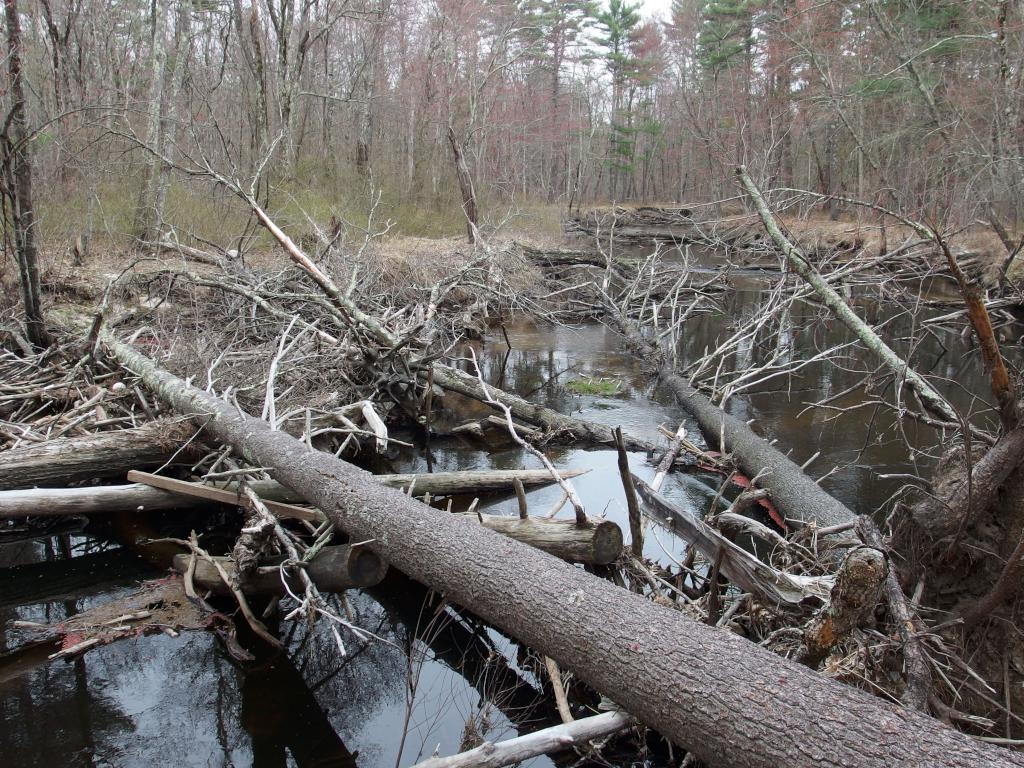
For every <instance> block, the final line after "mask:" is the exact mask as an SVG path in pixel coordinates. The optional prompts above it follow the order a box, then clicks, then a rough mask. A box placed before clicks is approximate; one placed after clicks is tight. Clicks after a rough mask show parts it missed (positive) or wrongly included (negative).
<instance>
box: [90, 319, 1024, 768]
mask: <svg viewBox="0 0 1024 768" xmlns="http://www.w3.org/2000/svg"><path fill="white" fill-rule="evenodd" d="M103 341H104V343H105V345H106V348H107V350H108V352H109V353H110V354H111V355H113V356H114V357H115V358H116V359H117V360H118V361H119V362H120V363H121V364H122V365H124V366H125V367H126V368H128V369H130V370H132V371H134V372H135V373H136V374H137V375H139V376H141V377H142V379H143V381H144V382H145V384H146V386H147V387H149V388H150V389H151V390H152V391H153V392H154V393H156V394H157V395H158V396H159V397H160V398H161V399H162V400H164V401H165V402H167V403H168V404H169V405H170V406H171V407H172V408H173V409H174V410H176V411H177V412H179V413H182V414H186V415H189V416H192V417H194V418H195V419H197V420H201V422H202V423H203V424H204V428H205V431H206V433H207V434H209V435H211V436H212V437H214V438H216V439H218V440H220V441H222V442H224V443H226V444H229V445H231V446H233V447H234V448H235V449H237V450H238V451H240V452H241V453H242V454H243V455H244V456H245V458H246V460H248V461H249V462H250V463H252V464H253V465H254V466H265V467H272V468H273V470H272V473H273V475H274V478H275V479H276V480H278V481H279V482H281V483H282V484H283V485H286V486H288V487H289V488H292V489H293V490H301V491H302V493H303V495H305V496H306V497H307V498H308V499H309V501H310V502H312V503H314V504H315V505H316V506H317V507H318V508H320V509H321V510H323V511H324V512H325V513H326V514H327V515H328V517H330V519H331V520H332V521H334V522H335V524H336V525H337V526H338V527H339V528H340V529H341V530H344V531H346V532H347V533H348V534H349V535H350V536H352V537H353V538H355V539H356V540H359V541H364V540H368V541H369V540H372V543H370V544H368V546H369V547H371V548H372V549H373V550H374V551H375V552H377V553H378V554H379V555H380V556H381V557H382V558H384V559H385V560H387V561H388V562H389V563H391V565H393V566H394V567H396V568H398V569H400V570H402V571H404V572H405V573H407V574H408V575H410V576H412V577H413V578H415V579H417V580H418V581H420V582H422V583H424V584H426V585H427V586H429V587H432V588H433V589H436V590H437V591H439V592H441V593H443V594H445V595H446V597H447V598H448V599H450V600H451V601H452V602H454V603H456V604H459V605H462V606H465V607H467V608H469V609H471V610H472V611H473V612H474V613H476V614H477V615H478V616H480V617H481V618H483V619H484V620H486V621H488V622H490V623H492V624H493V625H494V626H496V627H497V628H499V629H501V630H503V631H505V632H507V633H509V634H510V635H511V636H513V637H515V638H516V639H518V640H519V641H520V642H523V643H525V644H526V645H528V646H530V647H531V648H533V649H534V650H536V651H538V652H539V653H542V654H544V655H547V656H550V657H551V658H552V659H554V660H555V661H556V662H558V664H559V665H561V666H564V667H565V668H567V669H571V670H573V672H574V673H575V674H576V675H577V676H578V677H579V678H580V679H581V680H583V681H584V682H585V683H587V684H588V685H590V686H592V687H593V688H595V689H596V690H597V691H599V692H601V693H603V694H605V695H606V696H609V697H611V698H613V699H614V700H615V701H616V702H617V703H619V704H621V705H622V706H623V707H624V708H625V710H626V711H628V712H630V713H631V714H633V715H635V716H636V717H637V718H638V719H639V720H640V721H641V722H643V723H644V724H646V725H648V726H649V727H651V728H654V729H655V730H657V731H659V732H660V733H662V734H663V735H665V736H666V737H668V738H670V739H672V740H673V741H675V742H676V743H678V744H680V745H682V746H683V747H685V748H686V749H688V750H690V751H691V752H692V753H693V754H694V756H695V757H696V758H698V759H699V760H702V761H704V762H708V763H712V764H714V765H716V766H719V767H720V768H776V767H777V766H780V765H785V766H788V768H821V767H822V766H825V767H828V766H835V767H836V768H839V767H840V766H842V768H848V767H850V766H852V767H853V768H876V767H877V768H888V766H892V765H900V766H903V768H913V767H915V766H919V767H920V768H924V767H925V766H928V768H937V767H941V766H956V767H958V768H959V767H960V766H963V768H968V767H969V768H974V767H975V766H978V765H985V766H1022V767H1024V755H1020V754H1017V753H1015V752H1012V751H1009V750H1004V749H1000V748H998V747H995V746H992V745H989V744H984V743H981V742H979V741H976V740H974V739H972V738H971V737H969V736H967V735H965V734H963V733H959V732H957V731H955V730H953V729H952V728H949V727H948V726H946V725H943V724H942V723H939V722H938V721H936V720H934V719H932V718H930V717H928V716H926V715H924V714H922V713H920V712H916V711H911V710H908V709H905V708H902V707H898V706H896V705H894V704H891V703H889V702H886V701H883V700H881V699H879V698H877V697H875V696H872V695H870V694H868V693H866V692H864V691H861V690H858V689H856V688H852V687H849V686H845V685H843V684H841V683H839V682H837V681H835V680H831V679H828V678H826V677H824V676H822V675H819V674H817V673H815V672H814V671H812V670H810V669H808V668H807V667H805V666H803V665H801V664H798V663H796V662H793V661H790V660H787V659H784V658H782V657H779V656H776V655H774V654H772V653H771V652H769V651H767V650H765V649H763V648H760V647H758V646H757V645H755V644H753V643H750V642H749V641H747V640H744V639H743V638H740V637H737V636H736V635H734V634H733V633H731V632H728V631H721V630H717V629H715V628H713V627H709V626H706V625H704V624H701V623H698V622H696V621H693V620H692V619H690V618H688V617H687V616H686V615H684V614H683V613H682V612H680V611H677V610H674V609H671V608H667V607H664V606H659V605H656V604H654V603H653V602H650V601H648V600H647V599H646V598H644V597H643V596H641V595H636V594H632V593H630V592H628V591H627V590H625V589H621V588H619V587H617V586H615V585H614V584H612V583H610V582H607V581H604V580H603V579H600V578H597V577H596V576H593V575H591V574H588V573H586V572H585V571H583V570H582V569H580V568H576V567H574V566H571V565H568V564H566V563H564V562H562V561H560V560H558V559H557V558H554V557H551V556H549V555H547V554H545V553H543V552H540V551H538V550H536V549H533V548H532V547H528V546H525V545H523V544H521V543H519V542H517V541H515V540H513V539H509V538H507V537H504V536H501V535H499V534H497V533H495V532H494V531H491V530H488V529H487V528H485V527H484V526H482V525H480V524H479V523H474V522H473V520H472V519H469V518H467V517H466V516H464V515H453V514H448V513H446V512H443V511H441V510H437V509H434V508H432V507H429V506H427V505H426V504H421V503H418V502H416V501H415V500H413V499H411V498H409V497H408V496H407V495H406V494H403V493H401V492H400V491H397V490H394V489H390V488H384V487H382V486H380V485H379V484H377V483H375V482H374V481H373V478H372V476H370V475H369V474H368V473H366V472H363V471H362V470H359V469H357V468H356V467H353V466H352V465H350V464H347V463H346V462H344V461H341V460H340V459H336V458H334V457H333V456H331V455H330V454H327V453H321V452H318V451H314V450H311V449H310V448H309V447H308V446H306V445H305V444H304V443H302V442H301V441H299V440H296V439H295V438H293V437H291V436H290V435H288V434H286V433H284V432H280V431H272V430H271V429H270V428H269V425H267V424H266V423H265V422H263V421H261V420H259V419H256V418H253V417H251V416H247V415H245V414H244V413H241V412H240V411H239V410H238V409H237V408H235V407H234V406H232V405H229V404H228V403H226V402H224V401H222V400H218V399H216V398H214V397H212V396H211V395H209V394H207V393H205V392H203V391H201V390H199V389H197V388H195V387H192V386H190V385H188V384H186V383H185V382H184V381H182V380H181V379H179V378H178V377H176V376H173V375H172V374H170V373H167V372H166V371H164V370H162V369H160V368H158V367H157V365H156V364H155V363H154V362H153V361H152V360H150V359H149V358H147V357H145V356H144V355H142V354H140V353H139V352H138V351H136V350H135V349H134V348H133V347H131V346H129V345H126V344H123V343H121V342H118V341H116V340H115V339H113V338H112V337H110V336H109V335H108V334H104V336H103Z"/></svg>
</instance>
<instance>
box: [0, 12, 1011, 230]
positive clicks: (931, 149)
mask: <svg viewBox="0 0 1024 768" xmlns="http://www.w3.org/2000/svg"><path fill="white" fill-rule="evenodd" d="M7 5H8V6H11V5H12V3H10V2H8V3H7ZM13 5H14V7H15V8H16V9H17V10H18V12H19V16H20V18H21V31H20V33H21V48H22V55H21V59H22V68H23V72H24V76H25V80H26V83H27V88H26V102H25V105H26V110H27V113H26V114H27V128H28V131H29V140H30V142H31V144H32V150H33V154H34V166H35V167H34V176H35V188H36V196H37V198H38V199H37V206H38V208H39V216H38V218H39V226H40V229H41V233H42V234H43V236H44V237H46V238H59V239H64V240H72V239H74V238H78V237H81V238H83V241H85V242H87V239H88V238H89V237H95V236H97V235H100V236H104V235H111V236H114V237H117V238H123V237H124V236H130V237H137V238H140V239H141V240H143V241H148V240H154V239H157V238H158V237H160V236H165V235H166V234H167V233H168V232H169V231H170V230H171V229H172V228H173V229H174V230H175V232H176V234H178V235H180V236H181V238H182V240H184V239H186V238H187V236H188V235H190V234H196V235H199V236H200V237H202V238H209V239H213V240H216V241H217V243H218V245H220V246H222V247H225V248H227V247H239V246H240V244H244V240H245V237H244V234H243V233H245V232H248V233H249V234H250V235H251V234H252V232H253V231H254V229H253V227H252V226H251V225H248V226H247V224H246V221H247V218H248V208H247V206H246V205H244V204H243V203H239V202H238V201H237V200H235V195H233V194H232V191H231V190H230V189H226V188H225V187H224V185H223V184H218V183H216V182H215V180H214V179H213V178H212V177H211V173H210V172H211V171H213V172H214V174H216V175H222V176H223V177H225V178H229V179H234V180H238V181H239V182H240V183H241V184H242V185H243V186H246V187H249V185H251V189H252V191H253V193H254V194H255V196H256V197H257V198H258V199H259V201H260V203H261V204H262V205H263V206H264V207H265V208H266V209H267V210H269V211H272V212H274V213H275V214H276V216H277V217H278V218H279V220H280V221H281V223H282V224H283V225H285V226H286V227H294V228H296V231H297V232H298V233H299V234H301V232H302V231H303V230H309V229H311V228H312V227H311V224H312V222H316V224H315V225H314V226H316V227H320V228H328V227H335V228H337V227H338V225H339V223H340V222H343V221H351V222H357V223H358V224H359V225H360V226H365V223H366V214H367V211H368V210H369V208H370V205H371V201H372V200H375V199H377V197H378V196H379V198H380V202H379V205H378V209H377V213H378V217H386V218H390V219H393V220H394V221H395V222H396V230H395V231H396V232H404V233H406V234H423V235H441V234H454V233H457V232H458V231H459V229H460V228H461V227H462V226H463V217H462V211H461V210H460V206H459V202H460V200H461V199H462V198H461V197H460V177H459V174H457V161H456V158H457V157H461V158H462V159H463V167H464V169H465V171H466V174H465V175H463V176H462V178H461V182H462V184H463V188H462V192H463V196H464V194H465V184H467V183H468V184H469V185H471V188H472V192H473V195H474V197H475V198H476V199H477V200H479V201H480V207H481V209H482V210H481V214H480V215H481V220H480V224H481V226H482V227H490V228H494V227H496V226H498V225H499V224H500V223H502V222H503V221H507V220H508V219H509V217H510V216H515V215H519V214H525V215H526V216H527V219H526V220H527V221H531V220H532V222H533V224H534V225H535V226H537V227H539V228H541V229H546V230H548V231H552V230H553V231H557V222H558V219H559V213H560V212H564V211H565V210H567V209H568V210H571V209H573V208H578V207H579V206H581V205H585V204H588V203H596V202H625V203H650V202H660V203H672V202H675V203H680V204H686V205H688V206H694V205H702V204H703V205H709V206H712V207H709V208H707V209H705V212H707V213H709V214H711V215H715V214H719V213H722V212H726V213H727V212H730V211H731V210H732V209H733V208H735V207H737V206H738V205H739V203H738V202H730V201H736V200H737V199H738V198H737V195H738V192H739V190H738V188H737V186H736V184H735V182H734V179H733V173H732V171H733V168H734V167H735V166H736V165H739V164H744V165H746V166H747V167H748V168H749V169H750V172H751V173H752V175H753V176H754V177H755V178H756V179H758V181H759V182H760V183H761V184H762V186H764V187H767V188H799V189H804V190H809V191H811V192H815V193H818V194H820V195H824V196H825V198H824V202H820V200H819V201H818V202H817V203H816V204H815V206H816V207H820V208H824V210H825V211H826V212H828V213H829V214H830V215H832V216H833V217H835V216H839V215H840V214H842V213H843V210H844V207H845V206H844V203H843V202H841V201H840V200H837V199H836V198H842V197H849V198H855V199H859V200H862V201H865V202H868V203H871V204H876V205H881V206H883V207H888V208H895V209H896V210H898V211H900V212H902V213H904V214H905V215H907V216H910V217H912V218H915V219H919V220H923V221H928V222H931V223H933V224H935V225H937V226H939V227H942V228H946V229H947V230H949V229H955V228H956V227H960V226H965V225H969V224H970V223H971V222H973V221H975V220H977V219H979V218H980V219H983V220H985V221H991V220H992V219H993V218H994V219H996V220H997V222H998V223H999V224H1000V225H1002V226H1006V227H1009V228H1011V229H1012V228H1013V227H1014V226H1016V224H1017V222H1018V219H1019V216H1020V214H1021V202H1020V201H1021V195H1020V185H1021V179H1022V165H1024V129H1022V127H1021V106H1022V97H1024V89H1022V80H1021V78H1022V67H1021V60H1022V56H1024V45H1022V41H1024V37H1022V35H1021V7H1020V3H1019V2H1017V0H979V1H977V2H958V1H955V0H875V1H874V2H843V1H836V2H814V1H812V0H674V2H673V4H672V7H671V12H670V14H668V18H664V19H657V18H654V19H645V18H642V16H641V13H640V11H639V10H638V6H637V5H634V4H630V3H629V2H628V0H609V2H608V3H607V4H603V3H591V2H586V0H520V1H518V2H511V1H507V0H429V1H422V2H420V1H416V0H253V1H252V2H247V1H246V0H224V1H218V0H192V1H191V2H172V1H169V0H151V1H150V2H141V1H140V0H38V2H35V1H32V2H26V0H21V2H20V3H13ZM7 43H8V45H7V48H8V50H9V45H10V41H9V40H8V41H7ZM8 90H9V89H8ZM8 100H10V97H9V96H8ZM5 126H6V128H5V132H4V139H5V141H4V145H5V150H4V151H5V152H6V154H7V156H8V157H9V156H10V155H11V152H12V151H13V146H14V144H13V143H12V140H11V138H10V130H9V129H10V127H11V120H10V119H8V120H7V122H6V124H5ZM8 166H9V163H8ZM9 181H10V180H9ZM211 182H212V183H211ZM12 183H13V182H11V183H9V184H8V186H11V184H12ZM7 197H8V199H10V197H11V196H10V195H8V196H7ZM784 203H785V199H784V198H780V204H784ZM712 204H713V205H712ZM226 230H229V231H226ZM231 240H233V242H229V241H231Z"/></svg>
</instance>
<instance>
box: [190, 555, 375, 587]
mask: <svg viewBox="0 0 1024 768" xmlns="http://www.w3.org/2000/svg"><path fill="white" fill-rule="evenodd" d="M191 560H192V556H191V555H186V554H181V555H175V556H174V568H175V570H177V571H178V572H179V573H184V572H185V570H186V568H188V564H189V562H190V561H191ZM215 560H216V561H217V562H218V563H219V564H220V565H221V567H222V568H223V569H224V571H225V572H226V573H227V574H228V576H229V577H230V578H232V579H236V580H237V582H238V586H239V587H241V589H242V591H243V592H244V593H245V594H246V595H250V594H251V595H281V596H283V595H285V594H287V591H286V590H285V587H284V584H283V583H282V577H281V569H280V568H279V567H278V566H279V565H280V562H279V561H280V558H279V559H278V561H275V560H273V559H271V560H269V561H267V562H264V563H260V565H261V566H266V567H261V568H260V569H259V570H258V571H256V572H255V573H251V574H247V575H242V576H240V575H239V574H238V568H237V567H236V565H235V563H234V561H233V560H232V559H231V558H230V557H215ZM296 567H299V566H296ZM304 567H305V569H306V573H307V574H308V575H309V578H310V579H312V580H313V583H314V584H316V586H317V589H319V590H320V591H322V592H344V591H345V590H346V589H352V588H354V587H372V586H374V585H376V584H380V582H381V580H382V579H383V578H384V576H385V574H386V573H387V570H388V565H387V563H385V562H384V561H383V560H381V558H380V557H379V556H378V555H377V554H376V553H375V552H372V551H371V550H369V549H367V548H366V547H352V546H350V545H348V544H344V545H341V546H336V547H324V548H323V549H322V550H321V551H320V554H318V555H317V556H316V557H315V558H313V559H312V560H311V561H310V562H309V563H308V564H306V565H305V566H304ZM286 573H287V571H286ZM192 578H193V581H194V582H195V584H196V586H198V587H202V588H203V589H209V590H213V591H214V592H216V593H218V594H222V595H230V594H231V591H230V590H229V589H228V587H227V585H226V584H224V582H223V580H222V579H221V577H220V573H219V572H218V571H217V569H216V568H215V567H214V566H213V564H212V563H209V562H207V561H205V560H197V561H196V563H195V572H194V574H193V576H192ZM287 578H288V585H289V587H290V588H291V590H292V592H295V593H301V592H302V591H303V586H302V583H301V582H300V581H299V579H298V577H297V576H295V575H289V576H287Z"/></svg>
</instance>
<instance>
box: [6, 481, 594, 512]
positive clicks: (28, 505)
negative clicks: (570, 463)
mask: <svg viewBox="0 0 1024 768" xmlns="http://www.w3.org/2000/svg"><path fill="white" fill-rule="evenodd" d="M586 471H588V470H578V469H566V470H560V474H561V475H562V477H577V476H579V475H581V474H583V473H584V472H586ZM126 474H127V473H126ZM374 479H375V480H376V481H377V482H378V483H380V484H381V485H387V486H389V487H391V488H402V489H408V488H409V487H410V486H413V490H414V492H416V493H417V494H420V493H424V494H426V493H429V494H430V495H431V496H433V497H435V498H436V497H438V496H449V495H455V494H480V493H488V492H493V491H502V490H508V489H510V488H511V487H512V483H513V481H514V480H515V479H518V480H519V481H520V482H521V483H522V484H523V485H524V486H539V485H550V484H552V483H554V482H555V480H554V479H553V478H552V477H551V473H550V472H548V471H547V470H546V469H496V470H489V471H484V472H434V473H429V474H394V475H374ZM191 485H194V484H191ZM249 485H251V486H252V488H253V490H255V491H256V492H257V493H258V494H259V495H260V497H261V498H263V499H265V500H267V501H274V502H284V503H286V504H295V503H303V502H304V501H305V500H304V499H303V498H302V497H301V496H300V495H299V494H297V493H295V492H293V491H291V490H289V489H288V488H285V487H284V486H283V485H281V484H280V483H276V482H274V481H273V480H253V481H250V483H249ZM216 490H222V491H225V492H228V493H230V495H231V498H230V499H228V498H227V497H219V498H217V499H214V500H215V501H222V500H223V501H226V502H227V503H231V504H235V503H236V500H237V485H232V484H228V485H227V486H225V487H224V488H219V489H216ZM181 506H182V500H181V495H180V494H176V493H171V492H170V491H165V490H161V489H159V488H155V487H153V486H150V485H145V484H143V483H132V484H130V485H100V486H89V487H83V488H29V489H24V490H13V491H0V518H11V517H29V516H55V515H99V514H110V513H113V512H133V511H155V510H161V509H180V508H181Z"/></svg>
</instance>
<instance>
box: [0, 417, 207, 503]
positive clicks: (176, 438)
mask: <svg viewBox="0 0 1024 768" xmlns="http://www.w3.org/2000/svg"><path fill="white" fill-rule="evenodd" d="M194 434H195V428H193V427H192V426H191V425H185V424H180V423H176V422H172V421H156V422H153V423H151V424H147V425H145V426H142V427H138V428H137V429H122V430H117V431H114V432H98V433H96V434H93V435H84V436H82V437H68V438H58V439H57V440H49V441H47V442H44V443H38V444H35V445H27V446H24V447H20V448H13V449H11V450H9V451H4V452H2V453H0V491H6V490H11V489H13V488H32V487H33V486H48V485H60V486H64V485H67V484H68V483H76V482H80V481H83V480H93V479H96V478H102V477H116V476H119V475H121V476H123V475H124V472H125V471H126V468H131V467H155V466H160V465H161V464H164V463H165V462H167V461H168V460H170V459H171V458H172V457H173V456H174V455H175V453H176V452H179V451H180V453H179V454H178V455H179V457H180V458H182V459H183V460H184V461H187V460H188V459H190V458H195V456H194V454H193V453H190V452H188V451H187V450H182V446H183V445H184V444H185V443H186V442H187V441H188V440H189V438H191V437H192V436H193V435H194Z"/></svg>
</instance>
